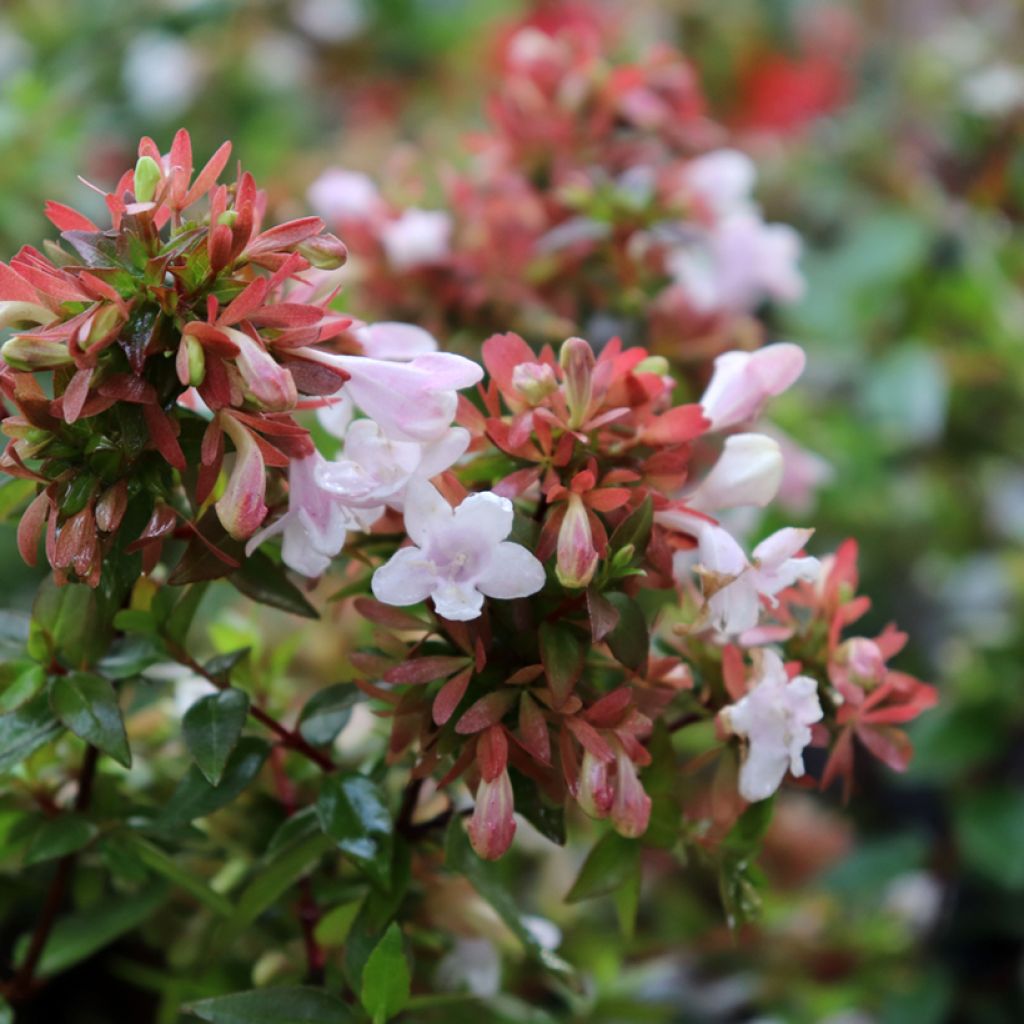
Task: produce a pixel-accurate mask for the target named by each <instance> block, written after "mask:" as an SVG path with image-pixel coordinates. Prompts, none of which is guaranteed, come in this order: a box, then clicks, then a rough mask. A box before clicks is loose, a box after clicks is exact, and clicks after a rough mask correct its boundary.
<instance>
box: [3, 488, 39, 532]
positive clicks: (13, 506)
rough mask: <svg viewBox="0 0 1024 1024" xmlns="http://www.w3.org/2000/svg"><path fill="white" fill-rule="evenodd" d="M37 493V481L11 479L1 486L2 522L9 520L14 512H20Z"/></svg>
mask: <svg viewBox="0 0 1024 1024" xmlns="http://www.w3.org/2000/svg"><path fill="white" fill-rule="evenodd" d="M35 491H36V482H35V480H24V479H21V478H19V477H10V478H8V479H7V480H5V481H4V482H3V483H2V484H0V522H3V521H4V520H6V519H9V518H10V516H11V514H12V513H13V512H18V511H20V510H21V507H22V506H23V505H24V504H25V503H26V502H27V501H28V500H29V498H31V497H32V495H34V494H35Z"/></svg>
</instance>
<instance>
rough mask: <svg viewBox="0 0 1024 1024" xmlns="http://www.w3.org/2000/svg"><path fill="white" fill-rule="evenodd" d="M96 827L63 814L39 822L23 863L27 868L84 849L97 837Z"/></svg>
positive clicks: (74, 816)
mask: <svg viewBox="0 0 1024 1024" xmlns="http://www.w3.org/2000/svg"><path fill="white" fill-rule="evenodd" d="M96 831H97V830H96V826H95V825H94V824H93V823H92V822H91V821H86V820H85V819H84V818H82V817H80V816H79V815H77V814H61V815H59V816H58V817H56V818H48V819H44V820H43V821H41V822H39V824H38V825H37V826H36V828H35V829H34V831H33V834H32V841H31V842H30V843H29V846H28V850H26V851H25V859H24V861H23V862H22V863H23V864H24V865H25V867H29V866H30V865H32V864H41V863H42V862H43V861H47V860H53V859H55V858H56V857H63V856H65V855H66V854H68V853H75V852H76V851H77V850H80V849H82V847H83V846H85V845H86V844H87V843H88V842H89V841H90V840H91V839H92V838H93V836H95V835H96Z"/></svg>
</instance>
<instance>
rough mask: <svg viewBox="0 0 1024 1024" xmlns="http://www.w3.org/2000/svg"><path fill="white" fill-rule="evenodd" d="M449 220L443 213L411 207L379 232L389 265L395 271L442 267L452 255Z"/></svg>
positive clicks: (448, 215)
mask: <svg viewBox="0 0 1024 1024" xmlns="http://www.w3.org/2000/svg"><path fill="white" fill-rule="evenodd" d="M451 236H452V218H451V215H450V214H448V213H446V212H445V211H443V210H420V209H418V208H417V207H410V208H409V209H408V210H404V211H403V212H402V214H401V216H399V217H398V218H396V219H395V220H391V221H388V222H387V223H386V224H384V225H383V226H382V227H381V229H380V241H381V245H383V246H384V254H385V256H387V260H388V263H390V264H391V267H392V268H393V269H394V270H397V271H400V272H401V271H405V270H412V269H413V268H415V267H422V266H426V265H429V264H432V263H441V262H443V261H444V260H445V259H447V257H448V254H449V252H450V251H451Z"/></svg>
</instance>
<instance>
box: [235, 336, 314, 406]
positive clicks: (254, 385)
mask: <svg viewBox="0 0 1024 1024" xmlns="http://www.w3.org/2000/svg"><path fill="white" fill-rule="evenodd" d="M221 330H223V331H224V333H225V334H226V335H228V337H229V338H231V340H232V341H233V342H234V343H235V344H236V345H237V346H238V355H237V356H235V366H236V367H237V369H238V372H239V374H240V375H241V377H242V380H243V382H244V385H245V391H246V398H248V399H250V400H251V401H253V402H255V403H256V404H257V405H259V406H260V407H261V408H262V409H265V410H267V411H269V412H286V411H287V410H288V409H293V408H295V403H296V402H297V401H298V400H299V396H298V392H297V391H296V388H295V380H294V378H293V377H292V375H291V373H289V372H288V370H286V369H285V368H284V367H283V366H281V364H280V363H278V362H277V361H276V360H275V359H274V357H273V356H272V355H271V354H270V353H269V352H268V351H267V350H266V349H265V348H264V347H263V346H262V345H261V344H260V343H259V342H257V341H254V340H253V339H252V338H250V337H249V335H248V334H246V333H245V332H244V331H236V330H235V329H234V328H232V327H223V328H221Z"/></svg>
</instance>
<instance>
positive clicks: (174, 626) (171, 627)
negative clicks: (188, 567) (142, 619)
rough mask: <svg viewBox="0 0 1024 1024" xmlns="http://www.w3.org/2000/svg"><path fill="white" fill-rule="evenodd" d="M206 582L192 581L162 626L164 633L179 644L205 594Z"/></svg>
mask: <svg viewBox="0 0 1024 1024" xmlns="http://www.w3.org/2000/svg"><path fill="white" fill-rule="evenodd" d="M208 586H209V584H208V583H194V584H193V585H192V586H190V587H189V588H188V589H187V590H186V591H185V596H184V597H182V598H181V600H180V601H178V603H177V604H176V605H175V606H174V609H173V610H172V612H171V614H170V615H169V616H168V618H167V622H166V625H165V626H164V633H165V634H166V635H167V636H169V637H170V638H171V639H172V640H174V641H176V642H177V643H179V644H184V643H185V639H186V637H187V636H188V631H189V628H190V627H191V626H192V620H193V619H194V618H195V616H196V612H197V611H199V605H200V604H201V603H202V600H203V598H204V597H205V596H206V590H207V587H208Z"/></svg>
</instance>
